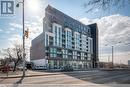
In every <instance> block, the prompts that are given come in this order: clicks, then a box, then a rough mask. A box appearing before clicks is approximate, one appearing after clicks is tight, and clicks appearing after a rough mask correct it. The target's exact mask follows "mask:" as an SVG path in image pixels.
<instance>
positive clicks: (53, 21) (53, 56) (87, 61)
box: [30, 5, 98, 69]
mask: <svg viewBox="0 0 130 87" xmlns="http://www.w3.org/2000/svg"><path fill="white" fill-rule="evenodd" d="M30 60H31V62H33V64H34V66H43V65H44V66H47V67H48V68H49V69H56V68H57V69H59V68H61V67H64V66H66V65H70V66H72V67H73V68H74V69H88V68H96V67H97V62H98V28H97V24H96V23H95V24H91V25H85V24H82V23H81V22H79V21H77V20H75V19H73V18H71V17H69V16H68V15H66V14H64V13H62V12H61V11H59V10H57V9H55V8H53V7H51V6H49V5H48V6H47V8H46V9H45V17H44V19H43V32H42V33H41V34H40V35H39V36H38V37H36V38H35V39H33V40H32V46H31V48H30Z"/></svg>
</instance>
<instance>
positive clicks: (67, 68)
mask: <svg viewBox="0 0 130 87" xmlns="http://www.w3.org/2000/svg"><path fill="white" fill-rule="evenodd" d="M73 70H74V69H73V67H72V66H70V65H67V66H64V67H62V68H61V71H65V72H67V71H73Z"/></svg>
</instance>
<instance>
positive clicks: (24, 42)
mask: <svg viewBox="0 0 130 87" xmlns="http://www.w3.org/2000/svg"><path fill="white" fill-rule="evenodd" d="M24 28H25V27H24V0H23V77H24V76H25V29H24Z"/></svg>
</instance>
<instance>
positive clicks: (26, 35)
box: [25, 29, 29, 38]
mask: <svg viewBox="0 0 130 87" xmlns="http://www.w3.org/2000/svg"><path fill="white" fill-rule="evenodd" d="M28 33H29V30H28V29H27V30H25V37H26V38H28Z"/></svg>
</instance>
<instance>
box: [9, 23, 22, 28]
mask: <svg viewBox="0 0 130 87" xmlns="http://www.w3.org/2000/svg"><path fill="white" fill-rule="evenodd" d="M9 25H10V26H12V27H15V28H19V29H22V25H21V24H18V23H9Z"/></svg>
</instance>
